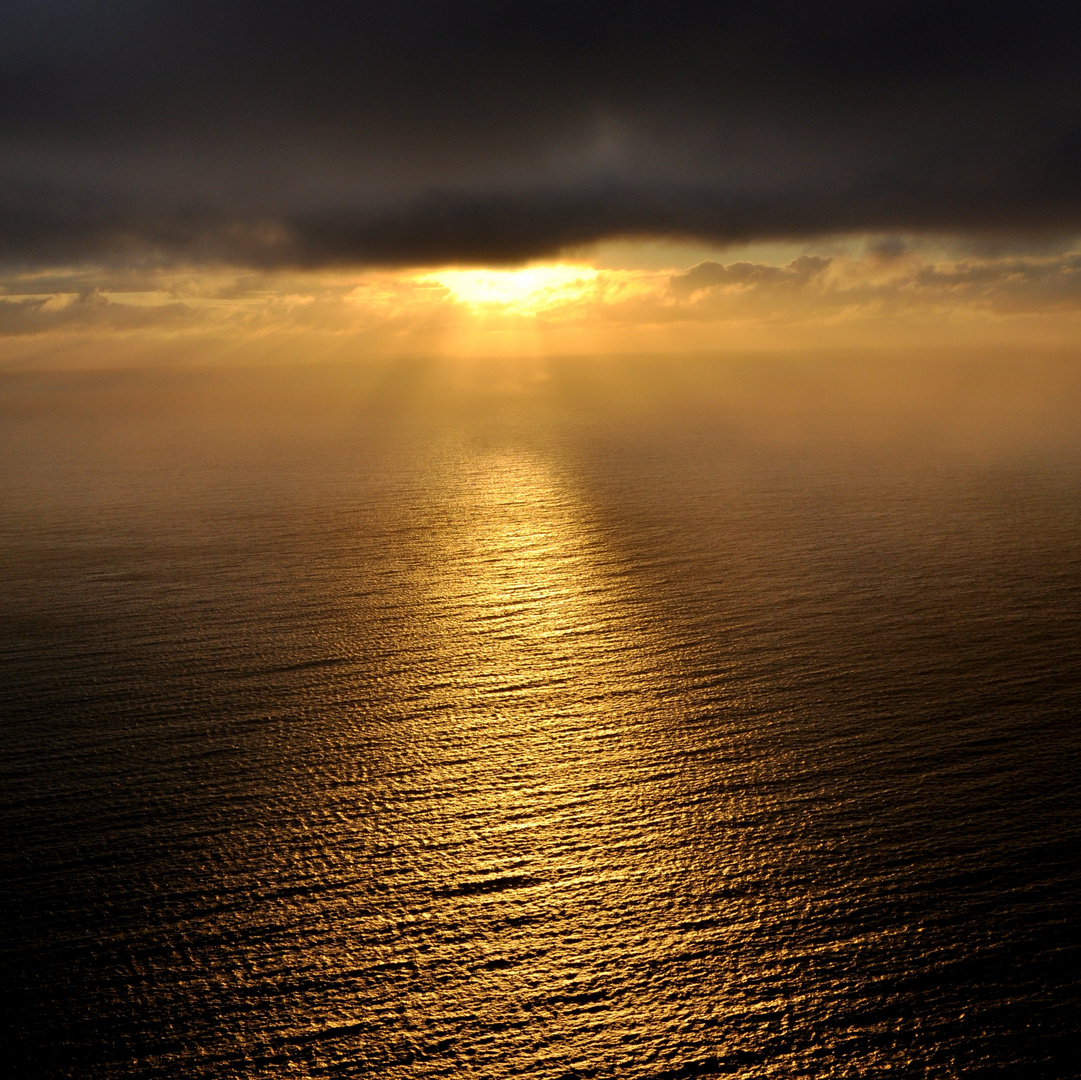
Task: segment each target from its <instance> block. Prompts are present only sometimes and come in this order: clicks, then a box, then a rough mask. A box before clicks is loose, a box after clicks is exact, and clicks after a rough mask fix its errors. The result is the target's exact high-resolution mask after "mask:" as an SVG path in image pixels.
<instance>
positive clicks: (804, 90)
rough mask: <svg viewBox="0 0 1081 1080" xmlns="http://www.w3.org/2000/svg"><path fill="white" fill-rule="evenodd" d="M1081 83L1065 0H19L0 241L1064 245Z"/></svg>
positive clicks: (263, 260) (541, 249)
mask: <svg viewBox="0 0 1081 1080" xmlns="http://www.w3.org/2000/svg"><path fill="white" fill-rule="evenodd" d="M1079 69H1081V9H1077V8H1075V7H1073V6H1072V5H1068V4H1063V3H1061V2H1058V0H1056V2H1047V0H1044V2H1039V0H1037V2H1028V3H1020V2H997V3H996V2H994V0H991V2H981V3H975V2H966V3H959V2H944V3H942V2H939V3H930V2H921V0H916V2H913V0H892V2H888V3H883V2H878V3H874V2H872V3H866V2H861V3H854V2H842V0H826V2H824V3H819V4H806V3H795V2H791V0H774V2H768V0H767V2H764V3H760V4H753V5H749V4H735V3H708V4H707V3H701V2H689V0H683V2H681V0H667V2H665V3H663V4H662V3H659V2H656V0H649V2H645V0H642V2H637V0H624V2H622V3H619V4H616V3H612V2H608V0H604V2H601V0H577V2H575V3H571V2H569V0H548V2H545V3H537V2H535V0H530V2H528V3H527V2H525V0H472V2H467V0H458V2H453V3H452V2H450V0H399V2H397V3H394V4H383V3H380V4H374V3H364V2H358V3H351V4H346V3H343V2H329V0H309V2H307V3H305V4H303V5H302V4H299V3H296V2H292V0H290V2H283V0H265V2H263V3H260V4H255V3H253V2H251V0H215V2H210V0H185V2H181V0H108V2H106V0H35V2H34V3H30V2H28V0H19V2H16V3H11V4H7V5H4V6H3V8H2V9H0V140H2V146H3V154H2V156H0V258H2V259H3V260H4V261H5V262H6V263H7V265H9V266H23V267H28V266H35V265H36V266H42V265H61V264H64V263H79V262H95V263H98V264H99V265H100V264H108V265H112V266H121V265H142V266H154V265H162V264H175V263H178V262H189V263H201V264H214V263H227V264H233V265H250V266H253V267H265V268H272V267H309V268H315V267H321V266H332V265H350V264H368V265H377V264H382V265H388V266H395V265H397V266H405V265H421V264H426V265H433V264H437V263H444V264H449V263H512V262H516V261H520V260H523V259H527V258H535V257H542V256H550V255H552V254H554V253H555V252H558V251H560V250H565V249H567V248H569V247H573V246H575V245H581V244H586V243H590V242H593V241H596V240H599V239H604V238H608V237H615V236H646V235H654V236H669V237H694V238H699V239H704V240H707V241H710V242H714V243H724V242H735V241H744V240H750V239H756V238H768V237H801V236H812V235H824V234H836V233H845V232H856V231H877V232H904V231H911V230H924V231H928V230H931V231H942V232H951V233H968V234H979V235H993V234H1009V233H1013V234H1036V233H1044V234H1047V233H1055V232H1063V231H1065V232H1071V231H1077V230H1081V83H1079V82H1078V80H1077V77H1076V72H1077V71H1078V70H1079Z"/></svg>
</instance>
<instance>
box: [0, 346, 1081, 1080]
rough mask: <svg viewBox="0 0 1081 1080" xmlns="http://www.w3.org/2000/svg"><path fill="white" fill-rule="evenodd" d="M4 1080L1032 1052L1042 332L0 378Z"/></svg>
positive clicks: (1045, 1024) (1069, 971)
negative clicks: (1035, 345) (876, 344)
mask: <svg viewBox="0 0 1081 1080" xmlns="http://www.w3.org/2000/svg"><path fill="white" fill-rule="evenodd" d="M0 507H2V512H0V718H2V719H0V751H2V753H0V912H2V918H3V921H2V925H3V933H2V942H0V967H2V973H3V978H2V984H3V990H4V996H5V1002H4V1016H5V1017H6V1019H5V1020H4V1024H5V1029H6V1030H5V1044H6V1049H5V1051H4V1055H5V1057H6V1058H7V1060H8V1061H9V1063H10V1066H11V1068H12V1070H13V1071H12V1073H11V1075H15V1076H42V1077H92V1078H118V1077H140V1078H142V1077H164V1076H170V1077H172V1076H175V1077H185V1078H207V1080H209V1078H222V1077H236V1076H245V1077H247V1076H259V1077H278V1076H313V1077H317V1076H350V1077H353V1076H360V1075H374V1076H380V1077H389V1078H401V1080H406V1078H414V1077H415V1078H427V1077H437V1076H453V1077H458V1076H476V1077H492V1078H501V1077H510V1076H518V1075H529V1076H534V1077H537V1078H538V1080H541V1078H543V1080H548V1078H551V1080H556V1078H563V1080H572V1078H580V1077H598V1078H603V1077H643V1078H646V1077H648V1078H662V1077H668V1078H672V1077H689V1076H696V1075H703V1074H729V1075H734V1076H739V1077H747V1078H757V1077H784V1078H789V1077H861V1078H863V1077H877V1076H885V1075H897V1076H904V1077H929V1078H932V1077H933V1078H953V1077H957V1078H960V1077H964V1078H966V1080H967V1078H971V1077H984V1076H987V1077H991V1076H994V1077H1000V1076H1001V1077H1005V1076H1018V1077H1026V1078H1037V1077H1050V1078H1062V1077H1068V1076H1073V1075H1078V1074H1079V1072H1081V1070H1079V1069H1078V1066H1077V1064H1076V1061H1077V1059H1076V1057H1075V1054H1076V1051H1075V1050H1074V1046H1073V1038H1074V1037H1076V1030H1077V1018H1078V1015H1079V1009H1081V955H1079V949H1078V946H1077V945H1076V942H1075V938H1076V927H1077V925H1078V923H1079V915H1081V902H1079V897H1081V800H1079V795H1081V769H1079V766H1081V730H1079V722H1078V721H1079V712H1081V365H1079V364H1077V362H1076V358H1071V357H1065V358H1063V357H1057V358H1056V357H1035V358H1033V357H1017V356H1012V357H1008V356H964V357H923V358H905V357H900V356H894V355H886V354H883V355H881V356H874V355H870V356H854V355H853V356H804V357H799V356H758V357H755V356H743V357H727V358H724V357H643V358H625V359H608V360H602V359H591V360H576V359H573V358H566V359H551V360H543V359H524V360H517V361H495V360H477V361H475V362H471V363H466V362H462V361H455V362H452V361H424V360H394V361H383V362H378V363H376V362H368V363H363V364H362V363H357V364H355V365H345V364H342V365H337V366H332V365H311V366H307V367H303V366H298V367H294V368H285V367H282V368H262V369H260V368H236V369H225V368H214V367H201V368H199V367H193V368H190V369H183V370H145V371H137V370H132V371H106V372H39V373H30V372H24V373H7V374H4V375H2V376H0Z"/></svg>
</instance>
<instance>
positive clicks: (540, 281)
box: [417, 264, 597, 313]
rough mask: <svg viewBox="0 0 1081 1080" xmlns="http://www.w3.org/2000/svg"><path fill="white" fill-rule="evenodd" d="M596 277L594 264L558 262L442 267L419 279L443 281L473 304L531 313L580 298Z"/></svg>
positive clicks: (442, 282)
mask: <svg viewBox="0 0 1081 1080" xmlns="http://www.w3.org/2000/svg"><path fill="white" fill-rule="evenodd" d="M596 277H597V271H596V270H595V269H593V267H590V266H571V265H566V264H557V265H552V266H525V267H522V268H521V269H519V270H453V269H452V270H439V271H435V272H433V273H430V274H425V275H423V277H421V278H418V279H417V280H419V281H423V282H425V283H428V284H432V285H441V286H443V287H444V288H445V289H447V290H448V291H449V292H450V294H451V295H452V296H453V297H454V299H456V300H458V301H460V302H461V303H464V304H470V305H472V306H473V307H498V308H508V309H512V310H514V311H516V312H521V313H528V312H534V311H540V310H542V309H543V308H547V307H551V306H553V305H555V304H559V303H566V302H567V301H568V300H574V299H577V298H578V297H580V296H581V295H582V294H584V293H585V292H586V291H587V290H588V289H589V288H590V287H591V286H592V285H593V282H594V281H595V280H596Z"/></svg>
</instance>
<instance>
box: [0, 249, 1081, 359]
mask: <svg viewBox="0 0 1081 1080" xmlns="http://www.w3.org/2000/svg"><path fill="white" fill-rule="evenodd" d="M923 247H924V245H922V244H919V243H917V244H915V245H913V246H912V247H911V248H909V247H907V246H906V245H905V244H903V243H901V242H899V241H897V242H882V243H878V244H875V243H870V244H864V245H863V246H862V247H861V248H860V249H859V250H849V251H841V252H839V253H835V254H832V255H815V254H803V255H799V256H797V257H796V258H793V259H790V260H788V261H787V262H776V263H774V262H760V261H749V260H740V261H733V262H729V263H723V262H721V261H717V260H705V261H702V262H699V263H697V264H695V265H694V266H691V267H688V268H683V269H673V268H669V269H655V270H644V269H617V268H604V267H596V266H587V265H584V264H583V265H573V264H563V265H555V266H548V267H545V266H539V267H533V268H531V269H526V270H518V271H499V270H478V271H464V270H454V269H451V270H443V271H440V270H438V269H429V270H424V271H416V270H404V271H401V270H379V269H370V270H367V271H364V272H351V273H345V272H334V271H326V270H321V271H303V272H296V271H256V272H248V271H245V272H238V271H236V270H227V269H224V268H222V269H218V270H213V271H201V270H197V269H188V270H185V271H173V270H169V269H165V268H159V269H158V270H145V269H143V270H136V271H132V270H124V269H118V270H113V271H104V272H103V271H100V270H92V269H84V270H79V271H69V272H57V273H41V272H26V273H21V274H19V273H16V274H9V275H8V276H7V277H6V278H3V279H2V280H0V367H2V366H5V365H7V366H23V365H26V364H29V363H30V362H31V361H32V360H33V358H34V357H35V356H38V357H40V356H45V355H48V354H50V353H51V352H55V351H56V350H60V353H63V354H64V355H67V356H69V357H74V358H75V360H74V361H72V362H77V363H83V362H87V363H92V364H108V365H114V364H116V363H118V362H120V359H118V358H121V359H123V358H126V359H124V362H125V363H126V362H138V363H141V362H143V361H145V360H146V359H148V358H151V359H152V358H153V357H154V356H155V355H158V354H162V353H163V352H164V353H169V354H170V355H172V356H175V357H180V358H183V357H187V358H188V359H187V360H185V362H192V361H194V362H199V363H203V362H208V361H210V360H212V359H213V358H214V357H215V356H229V355H232V356H234V357H247V358H251V359H258V358H260V357H262V358H264V359H265V358H266V357H267V356H271V355H273V356H274V357H277V358H280V359H282V360H286V361H289V360H298V359H300V360H311V359H318V358H320V357H350V358H357V357H364V356H367V357H378V356H392V355H398V356H400V355H410V356H472V355H503V356H511V355H521V354H523V353H524V354H551V355H555V354H570V353H575V354H578V353H618V352H623V353H628V352H651V351H660V352H665V353H669V352H674V351H681V350H692V351H695V350H698V351H700V350H709V351H725V350H732V349H737V350H738V349H744V348H793V347H794V348H811V347H831V348H832V347H835V346H849V347H859V348H872V349H878V348H882V347H886V348H892V347H897V346H901V347H909V346H921V345H931V346H934V347H938V346H939V345H943V346H948V347H955V346H956V347H968V346H972V345H979V346H981V347H987V346H992V347H993V346H997V345H1007V344H1012V345H1023V346H1025V347H1026V348H1027V347H1029V346H1031V347H1034V348H1040V347H1050V348H1063V347H1066V348H1072V347H1073V346H1074V345H1075V343H1076V341H1077V336H1078V334H1079V333H1081V254H1079V253H1078V252H1076V251H1072V252H1066V253H1060V254H1056V255H1045V256H1042V257H1024V258H1021V257H1016V256H1007V257H997V258H982V259H977V258H968V259H964V260H957V259H946V258H943V257H941V253H939V255H938V256H935V255H933V254H931V253H928V252H927V251H925V250H923ZM63 362H64V363H67V362H68V361H67V360H64V361H63Z"/></svg>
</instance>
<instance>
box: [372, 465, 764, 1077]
mask: <svg viewBox="0 0 1081 1080" xmlns="http://www.w3.org/2000/svg"><path fill="white" fill-rule="evenodd" d="M438 488H439V490H440V491H441V494H440V496H439V497H438V499H437V500H436V503H435V504H434V505H433V508H432V514H431V529H430V537H429V546H428V548H427V553H426V557H424V558H423V559H421V560H419V561H418V563H417V564H416V581H415V585H416V590H417V603H416V607H415V611H416V616H417V617H416V618H415V620H414V624H413V629H412V631H411V638H410V640H409V641H407V642H403V643H402V644H401V648H400V653H401V654H402V655H404V656H406V657H408V660H407V662H406V663H407V669H408V670H407V674H405V675H404V676H403V678H402V680H401V686H402V691H403V698H402V700H401V709H402V718H403V733H404V732H405V731H408V736H407V737H408V739H409V740H410V746H411V749H410V751H409V754H410V756H411V764H408V765H405V763H404V762H403V767H402V768H401V769H400V770H398V771H397V772H396V774H395V776H394V777H393V778H388V784H387V787H386V789H385V791H386V795H385V803H384V805H385V807H386V811H385V813H384V816H383V818H382V829H383V840H382V841H380V842H379V848H380V849H381V850H383V851H384V852H386V854H385V856H383V860H384V861H383V863H381V864H380V865H379V867H378V868H376V867H373V869H374V870H375V871H376V872H377V873H378V874H380V875H381V879H382V880H383V881H386V882H390V883H392V884H393V888H392V889H391V890H390V892H389V893H384V892H380V893H379V895H380V896H382V897H384V899H382V900H381V901H380V908H379V910H380V911H381V915H380V917H379V918H380V920H381V921H380V922H378V923H375V924H373V925H371V926H370V928H369V929H368V930H367V931H366V932H365V936H366V937H367V938H368V940H382V941H384V942H385V943H386V944H385V949H386V953H387V956H388V957H390V956H395V957H397V959H396V960H395V962H396V963H405V962H408V964H409V965H410V966H409V970H410V971H412V972H413V973H414V975H413V977H412V979H411V982H410V986H409V990H408V997H409V1001H410V1008H411V1009H412V1010H413V1012H414V1013H415V1015H417V1016H418V1017H421V1016H423V1017H426V1018H427V1020H426V1021H425V1022H426V1023H427V1024H428V1025H429V1026H432V1027H433V1034H432V1036H431V1037H432V1038H435V1032H444V1033H445V1035H446V1037H448V1038H450V1037H453V1038H455V1039H457V1038H459V1037H462V1033H463V1031H465V1030H466V1029H468V1030H469V1031H470V1032H471V1033H472V1034H470V1035H469V1039H470V1040H475V1042H476V1045H477V1046H480V1047H483V1046H485V1045H487V1043H488V1041H489V1040H488V1036H486V1035H484V1032H486V1031H487V1032H498V1033H499V1035H498V1038H497V1039H496V1040H495V1042H494V1043H493V1051H492V1052H493V1053H498V1055H499V1058H498V1060H499V1061H502V1062H503V1066H502V1067H506V1065H507V1062H508V1061H510V1060H511V1058H513V1056H514V1055H520V1056H521V1060H523V1061H527V1060H550V1063H551V1070H549V1071H552V1070H554V1071H553V1072H552V1074H553V1075H555V1074H556V1073H559V1072H565V1071H566V1070H567V1069H568V1068H572V1067H579V1066H583V1065H584V1064H585V1063H590V1062H591V1063H592V1064H593V1066H594V1067H600V1066H602V1065H603V1067H604V1070H606V1071H612V1070H616V1069H617V1066H618V1067H622V1068H624V1069H626V1068H633V1067H636V1066H634V1061H635V1052H634V1048H633V1046H631V1045H629V1044H628V1043H627V1041H626V1038H625V1036H627V1037H629V1036H630V1035H632V1034H633V1033H634V1032H635V1031H636V1030H638V1028H639V1027H640V1025H641V1024H642V1023H643V1022H645V1023H647V1024H648V1026H649V1027H650V1029H651V1032H652V1034H651V1043H652V1046H651V1050H650V1053H651V1054H656V1053H657V1052H658V1047H659V1046H660V1045H661V1044H666V1041H669V1040H670V1042H671V1045H670V1046H668V1048H667V1050H666V1053H677V1052H678V1053H679V1054H680V1055H681V1058H682V1059H683V1060H693V1059H695V1057H696V1056H700V1057H704V1056H707V1055H708V1054H709V1053H713V1052H715V1051H716V1048H717V1038H716V1033H715V1032H714V1026H715V1024H716V1019H715V1012H716V1010H717V1008H718V998H717V996H716V995H715V994H714V993H713V992H712V991H711V990H710V987H714V989H716V984H717V980H718V978H719V977H722V978H723V977H724V971H725V966H724V965H718V964H717V963H716V962H715V961H711V960H710V959H709V958H708V957H707V956H706V955H705V954H704V953H700V955H701V956H702V959H700V960H693V959H692V960H688V961H686V962H683V963H682V964H681V965H680V967H679V970H678V973H677V974H678V982H679V984H680V985H682V986H692V987H693V986H698V987H699V988H700V990H701V993H699V992H697V991H696V992H695V993H693V994H690V995H688V996H686V999H685V1000H684V1001H682V1002H681V1003H678V1004H673V1002H672V1001H671V1000H670V999H669V990H670V987H669V986H668V983H667V980H666V979H658V978H657V977H656V976H657V973H658V972H659V971H661V970H662V969H663V968H664V966H665V965H667V964H669V963H670V961H671V957H673V956H676V955H681V954H683V953H685V952H687V950H688V948H689V946H688V944H687V942H686V940H685V939H686V938H687V935H688V933H690V934H691V935H692V936H693V935H694V933H695V931H693V930H691V931H688V930H687V927H689V926H690V927H693V926H694V925H696V920H697V918H698V917H699V907H700V904H701V903H702V902H703V900H702V898H703V897H704V896H705V895H706V894H707V893H708V892H709V891H710V890H709V889H707V887H706V886H705V885H704V884H703V883H704V882H705V881H706V880H708V878H709V877H710V875H711V874H712V873H713V872H714V869H715V863H716V861H717V858H718V852H717V850H716V848H715V847H713V846H709V845H707V846H702V845H700V844H699V843H698V842H697V838H696V834H695V826H694V822H693V815H694V813H695V811H694V809H693V808H694V807H695V805H697V804H698V801H699V796H696V795H693V794H690V795H689V794H688V791H687V788H686V785H687V783H688V777H689V776H690V775H691V774H689V773H686V772H685V771H684V770H683V769H681V767H680V760H681V758H682V757H683V750H682V748H681V745H680V744H681V741H682V740H683V739H684V738H685V737H686V736H685V735H681V734H680V732H679V728H680V727H681V725H682V726H683V727H686V726H687V725H686V724H685V721H687V720H688V717H687V716H686V715H685V713H686V710H687V708H688V703H687V700H686V695H685V694H684V693H683V690H682V689H681V686H680V680H679V675H678V671H677V670H676V669H675V667H674V666H673V663H672V658H671V654H670V652H669V651H668V648H667V643H666V642H665V641H664V640H663V635H661V636H658V635H657V634H656V633H654V631H653V629H652V628H651V626H650V619H649V616H648V614H647V612H646V610H645V608H644V607H643V606H642V605H641V604H639V603H637V602H636V601H635V600H634V597H633V596H632V595H631V593H630V591H629V590H628V589H627V587H626V580H625V577H624V575H623V574H622V573H621V572H620V570H619V567H618V565H616V564H617V563H618V557H617V556H616V555H615V554H614V553H613V551H612V544H611V537H609V536H607V535H606V534H605V532H604V528H603V526H602V525H601V524H600V523H599V522H598V521H596V520H593V519H591V518H590V517H589V515H588V514H587V513H585V512H584V509H583V506H582V504H581V503H580V502H579V500H578V499H577V498H576V496H575V492H574V489H573V486H572V485H571V484H570V483H568V481H567V479H566V478H564V477H563V476H561V475H560V474H559V472H558V470H557V469H556V468H555V467H554V466H553V465H551V464H549V463H548V462H547V461H545V460H544V459H543V458H542V457H540V456H539V455H535V454H531V453H527V452H518V451H493V452H483V451H482V452H479V453H474V454H464V455H462V456H461V457H458V458H457V459H456V460H455V461H454V462H453V463H452V464H448V465H447V467H446V471H445V475H444V482H443V483H442V484H440V485H438ZM403 670H405V669H404V668H403ZM692 782H693V783H695V784H697V783H703V782H705V781H703V780H702V778H698V779H697V780H694V781H692ZM708 784H709V787H710V788H711V789H712V790H713V791H714V792H716V791H717V785H716V783H715V782H714V781H713V780H710V781H708ZM708 806H709V813H710V814H711V815H713V816H714V817H717V816H720V817H721V818H723V817H725V816H726V815H728V814H730V813H731V812H730V811H728V810H726V809H725V797H724V796H722V795H720V794H714V795H711V799H710V802H709V804H708ZM732 816H734V814H732ZM738 857H739V856H738V853H737V852H734V851H727V852H725V853H724V858H725V859H726V860H732V859H735V860H737V861H738ZM729 909H730V910H729ZM725 911H726V912H727V914H728V915H729V916H730V917H731V918H732V919H733V920H734V922H739V921H740V920H742V919H745V918H746V917H747V916H746V913H741V912H740V910H739V904H729V905H726V906H725ZM711 912H712V915H713V921H712V923H711V926H713V927H714V929H712V930H711V931H710V933H711V934H713V935H714V936H718V935H719V936H721V937H724V936H725V935H726V933H727V931H726V930H725V928H724V926H723V923H724V921H725V920H724V918H721V917H719V916H721V915H723V914H724V912H719V911H718V910H717V908H716V905H713V906H712V907H711ZM403 927H405V928H407V930H408V933H407V932H406V931H405V930H403ZM414 927H418V928H421V929H418V930H417V932H416V934H415V935H414V933H413V928H414ZM400 992H401V990H397V991H396V990H394V989H393V988H387V989H386V991H385V992H384V991H380V995H381V996H380V997H379V999H378V1000H374V1001H372V1002H371V1003H370V1004H371V1005H372V1007H378V1008H382V1007H383V1005H385V1007H386V1009H387V1010H388V1019H389V1020H390V1022H391V1023H392V1024H394V1023H397V1020H396V1014H394V1016H392V1015H391V1012H390V1011H389V1010H392V1009H393V1008H394V1003H395V1001H396V1000H397V999H396V997H395V995H396V993H400ZM384 993H385V997H384V996H383V995H384ZM380 1002H382V1003H383V1004H382V1005H381V1004H380ZM448 1017H457V1018H458V1019H453V1020H452V1019H448ZM461 1018H468V1019H461ZM463 1025H464V1026H463ZM598 1025H600V1026H598ZM601 1029H603V1031H604V1032H606V1034H601ZM440 1037H443V1036H442V1035H441V1036H440ZM495 1046H498V1047H499V1049H498V1051H497V1050H496V1049H495ZM507 1055H511V1057H508V1056H507ZM472 1066H473V1067H475V1068H485V1067H489V1066H490V1067H492V1068H495V1067H496V1058H493V1059H492V1060H491V1061H487V1060H486V1059H484V1057H483V1051H481V1052H480V1056H479V1057H477V1058H475V1059H474V1060H473V1061H472ZM557 1066H558V1067H557ZM545 1075H547V1073H545Z"/></svg>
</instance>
